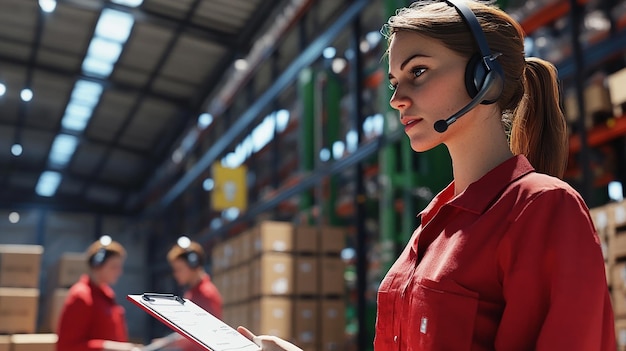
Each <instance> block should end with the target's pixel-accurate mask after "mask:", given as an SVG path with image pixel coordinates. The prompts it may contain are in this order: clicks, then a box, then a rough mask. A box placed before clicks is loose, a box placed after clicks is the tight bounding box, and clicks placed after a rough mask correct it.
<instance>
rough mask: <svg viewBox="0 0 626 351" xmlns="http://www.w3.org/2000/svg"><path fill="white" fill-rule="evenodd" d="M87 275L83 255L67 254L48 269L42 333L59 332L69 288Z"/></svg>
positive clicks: (85, 260)
mask: <svg viewBox="0 0 626 351" xmlns="http://www.w3.org/2000/svg"><path fill="white" fill-rule="evenodd" d="M85 273H87V259H86V258H85V255H84V254H83V253H75V252H66V253H64V254H63V255H61V257H59V259H58V260H57V261H56V262H55V263H54V264H53V265H51V266H50V267H48V269H47V274H46V278H47V279H46V289H45V293H44V296H45V299H44V302H43V306H42V309H41V310H42V313H41V315H42V319H41V325H40V327H39V331H40V332H42V333H55V332H56V331H57V324H58V321H59V316H60V315H61V311H62V309H63V304H64V303H65V298H66V297H67V294H68V292H69V288H70V287H71V286H72V285H74V283H76V282H77V281H78V279H79V278H80V276H81V275H82V274H85Z"/></svg>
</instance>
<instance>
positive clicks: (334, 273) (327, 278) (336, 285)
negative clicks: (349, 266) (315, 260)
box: [319, 256, 346, 296]
mask: <svg viewBox="0 0 626 351" xmlns="http://www.w3.org/2000/svg"><path fill="white" fill-rule="evenodd" d="M319 264H320V269H319V272H320V274H321V284H320V294H321V295H322V296H329V295H335V296H338V295H344V294H345V292H346V284H345V278H344V274H345V270H346V264H345V263H344V262H343V260H341V257H334V256H322V257H320V261H319Z"/></svg>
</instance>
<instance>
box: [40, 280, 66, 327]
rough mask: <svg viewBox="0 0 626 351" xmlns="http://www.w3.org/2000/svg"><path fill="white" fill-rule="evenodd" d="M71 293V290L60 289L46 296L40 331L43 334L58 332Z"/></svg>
mask: <svg viewBox="0 0 626 351" xmlns="http://www.w3.org/2000/svg"><path fill="white" fill-rule="evenodd" d="M69 291H70V290H69V289H65V288H58V289H56V290H54V291H53V292H52V293H49V294H48V295H47V296H46V300H45V304H44V307H45V311H44V313H43V315H44V316H43V322H42V324H41V328H40V329H39V330H40V331H41V332H42V333H55V332H56V331H57V326H58V324H59V317H60V316H61V312H62V311H63V305H64V304H65V299H66V298H67V295H68V294H69Z"/></svg>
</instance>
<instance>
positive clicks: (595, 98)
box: [565, 82, 613, 128]
mask: <svg viewBox="0 0 626 351" xmlns="http://www.w3.org/2000/svg"><path fill="white" fill-rule="evenodd" d="M583 96H584V99H585V126H586V127H587V128H591V127H592V126H594V125H595V124H597V122H598V121H600V120H602V118H603V117H604V118H606V117H609V116H613V106H612V105H611V96H610V94H609V89H608V88H607V87H606V86H604V84H602V82H593V83H591V84H589V85H588V86H587V87H586V88H585V91H584V93H583ZM578 112H579V111H578V100H577V98H576V91H575V90H570V91H568V92H567V94H566V97H565V117H566V118H567V121H568V122H570V123H574V122H576V121H577V120H578V115H579V114H578ZM594 120H595V122H594Z"/></svg>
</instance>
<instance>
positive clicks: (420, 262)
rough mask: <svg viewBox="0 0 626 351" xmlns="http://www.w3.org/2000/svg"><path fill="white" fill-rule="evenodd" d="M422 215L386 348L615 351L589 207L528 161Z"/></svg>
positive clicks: (387, 315)
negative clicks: (538, 171) (535, 169)
mask: <svg viewBox="0 0 626 351" xmlns="http://www.w3.org/2000/svg"><path fill="white" fill-rule="evenodd" d="M453 195H454V183H452V184H450V185H449V186H448V187H447V188H446V189H444V190H443V191H442V192H441V193H439V194H438V195H437V196H436V197H435V198H434V199H433V201H432V202H431V203H430V204H429V206H428V207H427V208H426V209H425V210H424V211H423V212H422V213H421V214H420V216H421V225H420V226H419V227H418V228H417V229H416V230H415V232H414V233H413V236H412V238H411V240H410V242H409V243H408V245H407V247H406V248H405V250H404V252H403V253H402V254H401V256H400V257H399V258H398V260H397V261H396V262H395V264H394V265H393V266H392V268H391V269H390V271H389V272H388V273H387V276H386V277H385V278H384V280H383V281H382V283H381V286H380V289H379V292H378V317H377V323H376V337H375V341H374V348H375V350H376V351H391V350H402V351H418V350H419V351H444V350H454V351H462V350H503V351H504V350H505V351H516V350H539V351H543V350H550V351H553V350H568V351H572V350H580V351H590V350H594V351H595V350H602V351H604V350H615V349H616V339H615V330H614V321H613V312H612V308H611V301H610V298H609V293H608V289H607V284H606V276H605V270H604V260H603V258H602V252H601V248H600V244H599V239H598V237H597V235H596V233H595V229H594V227H593V224H592V222H591V218H590V216H589V213H588V209H587V207H586V205H585V203H584V202H583V200H582V199H581V198H580V196H579V195H578V193H577V192H576V191H575V190H574V189H572V188H571V187H570V186H569V185H567V184H566V183H564V182H562V181H560V180H558V179H556V178H553V177H550V176H547V175H544V174H539V173H536V172H534V169H533V168H532V166H531V165H530V163H529V162H528V160H527V159H526V158H525V157H524V156H516V157H513V158H511V159H509V160H507V161H505V162H504V163H502V164H501V165H499V166H498V167H496V168H495V169H493V170H491V171H490V172H489V173H487V174H486V175H485V176H483V177H482V178H481V179H480V180H478V181H477V182H475V183H473V184H471V185H470V186H469V187H468V188H467V189H466V190H465V191H464V192H463V193H462V194H459V195H458V196H456V197H453Z"/></svg>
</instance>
